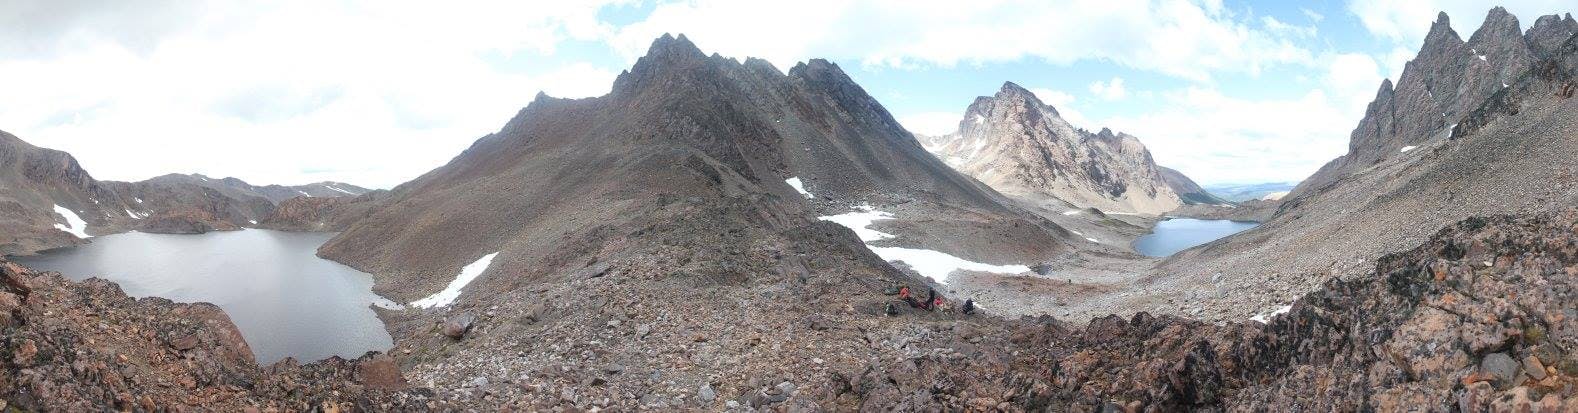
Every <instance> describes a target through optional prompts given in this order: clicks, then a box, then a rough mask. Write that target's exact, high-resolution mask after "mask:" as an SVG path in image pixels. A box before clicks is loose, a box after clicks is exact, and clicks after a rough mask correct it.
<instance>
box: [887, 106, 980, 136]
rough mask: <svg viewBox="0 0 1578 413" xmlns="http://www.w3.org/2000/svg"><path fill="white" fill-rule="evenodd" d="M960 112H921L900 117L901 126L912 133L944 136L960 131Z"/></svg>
mask: <svg viewBox="0 0 1578 413" xmlns="http://www.w3.org/2000/svg"><path fill="white" fill-rule="evenodd" d="M960 113H963V111H960V112H921V113H913V114H908V115H902V116H899V117H898V121H899V124H900V125H904V129H907V130H909V131H910V132H911V133H917V134H921V135H931V136H942V135H947V134H950V133H953V132H955V131H957V130H959V118H960V117H962V116H964V115H961V114H960Z"/></svg>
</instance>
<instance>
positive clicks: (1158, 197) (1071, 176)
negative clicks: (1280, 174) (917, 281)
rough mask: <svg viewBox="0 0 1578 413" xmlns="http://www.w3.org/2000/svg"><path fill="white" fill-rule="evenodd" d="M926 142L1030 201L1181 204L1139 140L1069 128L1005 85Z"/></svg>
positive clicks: (1110, 206) (1137, 207)
mask: <svg viewBox="0 0 1578 413" xmlns="http://www.w3.org/2000/svg"><path fill="white" fill-rule="evenodd" d="M926 142H927V149H928V150H930V151H931V152H932V153H934V154H936V155H937V157H938V158H941V159H943V160H944V161H946V162H947V163H948V164H949V165H951V166H953V167H954V168H955V169H958V170H959V171H961V172H964V173H965V174H967V175H970V176H973V177H975V178H976V179H978V180H980V181H981V182H984V183H986V184H987V185H989V186H991V187H992V188H994V189H996V190H998V191H1001V192H1003V193H1005V194H1009V195H1014V196H1018V197H1024V198H1028V199H1030V200H1032V201H1039V200H1046V199H1057V200H1062V201H1066V202H1068V203H1071V204H1073V205H1074V206H1078V207H1096V208H1100V209H1103V210H1107V211H1120V212H1140V213H1147V214H1161V213H1164V212H1167V211H1171V210H1173V209H1174V208H1177V207H1178V206H1179V205H1182V204H1183V202H1182V201H1181V200H1180V199H1179V196H1178V194H1176V193H1174V192H1173V189H1172V188H1171V187H1170V186H1169V185H1168V184H1167V182H1166V180H1165V178H1164V177H1163V176H1162V172H1161V169H1160V168H1159V167H1158V166H1156V163H1155V162H1154V161H1152V160H1151V154H1150V151H1148V150H1146V149H1145V145H1144V144H1141V143H1140V141H1139V139H1137V138H1135V137H1133V136H1130V135H1128V134H1124V133H1116V134H1115V133H1113V132H1112V131H1111V130H1108V129H1102V130H1101V132H1098V133H1090V132H1087V131H1085V130H1082V129H1076V128H1074V126H1073V125H1070V124H1069V123H1068V121H1065V120H1063V118H1062V117H1061V116H1060V115H1058V112H1057V109H1055V108H1053V107H1052V106H1049V105H1047V104H1045V103H1042V102H1041V100H1040V99H1038V98H1036V96H1035V94H1033V93H1030V91H1028V90H1025V89H1024V88H1022V87H1020V86H1019V85H1016V84H1014V83H1013V82H1007V83H1004V84H1003V87H1002V89H1001V90H998V92H997V94H996V95H994V96H990V97H988V96H982V97H979V98H976V100H975V102H974V103H972V104H970V107H969V109H967V110H966V111H965V113H964V119H963V120H960V121H959V130H958V131H957V132H954V133H952V134H949V135H947V136H941V137H932V138H927V139H926Z"/></svg>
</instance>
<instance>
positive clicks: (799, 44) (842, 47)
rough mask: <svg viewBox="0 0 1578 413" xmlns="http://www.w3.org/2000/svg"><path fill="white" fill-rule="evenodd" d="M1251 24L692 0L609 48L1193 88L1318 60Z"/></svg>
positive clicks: (1093, 1)
mask: <svg viewBox="0 0 1578 413" xmlns="http://www.w3.org/2000/svg"><path fill="white" fill-rule="evenodd" d="M763 16H771V18H763ZM1250 23H1252V22H1244V21H1240V20H1239V18H1238V17H1237V16H1235V15H1233V14H1232V13H1229V12H1227V11H1226V10H1225V9H1224V8H1223V7H1222V5H1221V4H1220V3H1219V2H1215V1H1204V2H1191V1H1183V0H1154V1H1116V2H1114V1H1107V0H1077V1H1072V2H1042V1H1028V0H1024V1H1012V0H1009V1H997V2H990V3H989V4H972V5H971V6H970V7H960V5H959V4H958V3H957V2H949V1H902V0H876V1H869V2H861V3H850V2H844V1H834V0H821V1H815V0H813V1H805V2H782V3H759V2H737V1H725V0H697V1H688V2H676V3H666V4H661V5H658V6H657V7H656V9H655V10H654V11H653V12H652V14H651V16H649V17H648V18H647V19H645V20H644V21H641V22H637V23H634V24H631V25H629V26H626V27H622V28H618V29H616V30H615V32H616V34H615V35H614V37H613V42H614V45H615V47H616V48H617V49H618V50H620V52H621V53H623V54H624V55H625V56H626V57H628V58H631V59H633V58H635V57H636V56H639V55H640V54H641V53H643V52H644V51H645V50H646V46H647V45H648V44H649V43H650V42H651V40H652V39H653V38H655V37H657V36H659V35H661V34H662V33H667V32H674V33H680V32H683V33H685V34H687V35H689V37H690V38H691V39H693V40H695V41H696V42H697V44H698V45H700V46H701V47H702V48H703V49H705V50H711V51H717V52H718V53H721V54H723V55H729V56H756V57H761V58H765V59H767V60H769V61H771V62H773V64H775V65H777V66H779V67H780V68H787V67H788V66H789V65H792V64H794V63H795V62H797V61H801V60H805V59H808V58H812V57H825V58H833V59H852V60H859V61H861V62H862V63H864V64H867V65H875V66H890V67H913V66H918V65H938V66H952V65H956V64H959V63H985V62H1004V61H1013V60H1019V59H1023V58H1036V59H1039V60H1044V61H1046V62H1050V63H1053V64H1067V63H1072V62H1075V61H1080V60H1107V61H1112V62H1115V63H1118V64H1120V65H1124V66H1127V67H1131V68H1136V69H1141V70H1149V71H1155V72H1158V73H1163V74H1167V75H1171V76H1175V77H1180V78H1185V79H1192V80H1207V79H1210V78H1212V77H1213V76H1215V75H1216V74H1218V73H1249V74H1257V73H1259V72H1260V71H1261V70H1264V69H1266V68H1268V67H1272V66H1275V65H1281V64H1308V63H1311V62H1312V59H1311V53H1310V52H1309V51H1307V50H1304V49H1302V48H1300V47H1298V46H1295V45H1294V43H1293V42H1292V41H1291V40H1289V39H1287V38H1285V37H1283V36H1279V35H1277V34H1274V33H1269V32H1266V31H1263V30H1258V29H1256V28H1255V27H1252V25H1251V24H1250ZM857 39H858V40H857Z"/></svg>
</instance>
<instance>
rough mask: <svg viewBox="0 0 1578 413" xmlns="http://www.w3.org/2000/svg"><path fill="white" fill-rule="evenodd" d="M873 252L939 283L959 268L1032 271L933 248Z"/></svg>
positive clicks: (896, 248)
mask: <svg viewBox="0 0 1578 413" xmlns="http://www.w3.org/2000/svg"><path fill="white" fill-rule="evenodd" d="M867 248H870V249H871V252H875V253H877V256H878V257H882V259H884V260H887V261H889V262H893V261H898V262H903V263H904V264H905V265H909V267H910V269H912V270H915V272H918V273H920V275H924V276H926V278H931V279H932V280H933V281H936V282H937V283H938V284H947V283H948V274H952V273H953V272H954V271H958V270H969V271H980V272H995V273H999V274H1018V273H1022V272H1030V267H1026V266H1023V265H992V264H983V263H979V262H974V261H970V260H966V259H963V258H959V257H955V256H952V255H948V254H944V253H941V252H937V251H932V250H923V249H915V248H899V247H871V246H868V247H867Z"/></svg>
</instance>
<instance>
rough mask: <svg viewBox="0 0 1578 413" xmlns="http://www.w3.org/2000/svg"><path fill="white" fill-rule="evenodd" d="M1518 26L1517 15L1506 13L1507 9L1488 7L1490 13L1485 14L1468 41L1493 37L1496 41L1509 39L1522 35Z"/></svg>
mask: <svg viewBox="0 0 1578 413" xmlns="http://www.w3.org/2000/svg"><path fill="white" fill-rule="evenodd" d="M1518 27H1519V25H1518V17H1517V16H1513V15H1512V13H1508V12H1507V9H1504V8H1501V7H1496V8H1493V9H1490V13H1488V14H1486V15H1485V22H1484V23H1483V24H1481V25H1480V26H1479V29H1478V30H1475V31H1474V34H1473V35H1472V36H1470V37H1469V42H1471V43H1472V42H1476V41H1484V40H1489V39H1495V40H1498V41H1500V40H1511V39H1513V38H1518V37H1522V35H1523V32H1521V31H1519V28H1518Z"/></svg>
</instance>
